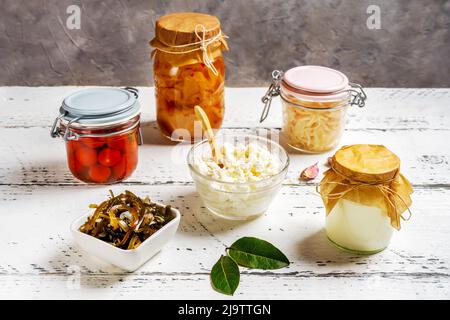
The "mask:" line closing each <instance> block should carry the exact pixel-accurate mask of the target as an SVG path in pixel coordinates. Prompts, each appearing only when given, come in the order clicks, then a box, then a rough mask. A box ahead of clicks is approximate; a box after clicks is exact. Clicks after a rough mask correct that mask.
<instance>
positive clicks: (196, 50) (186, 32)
mask: <svg viewBox="0 0 450 320" xmlns="http://www.w3.org/2000/svg"><path fill="white" fill-rule="evenodd" d="M225 38H226V36H225V35H224V34H223V33H222V30H221V27H220V21H219V19H217V17H215V16H212V15H208V14H203V13H196V12H182V13H172V14H168V15H165V16H163V17H161V18H159V19H158V21H157V22H156V27H155V37H154V38H153V39H152V40H151V41H150V45H151V46H152V47H153V48H154V50H153V52H152V57H154V55H155V54H162V55H164V56H165V59H168V60H169V62H170V64H171V65H175V66H183V65H189V64H194V63H199V62H203V63H205V64H206V65H207V66H210V67H211V68H214V66H213V65H211V64H212V62H213V61H214V60H215V58H216V57H218V56H220V55H221V53H222V51H223V50H228V45H227V42H226V40H225Z"/></svg>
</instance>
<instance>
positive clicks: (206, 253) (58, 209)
mask: <svg viewBox="0 0 450 320" xmlns="http://www.w3.org/2000/svg"><path fill="white" fill-rule="evenodd" d="M109 188H110V187H109V186H95V187H94V186H91V187H85V188H79V187H77V186H65V187H59V186H47V187H39V186H20V187H17V186H16V187H9V186H1V187H0V195H1V197H3V199H2V210H1V211H2V223H3V225H5V226H11V227H8V228H2V232H1V233H0V251H1V252H2V253H3V254H2V255H1V256H0V287H1V288H2V290H0V297H13V296H16V295H20V294H22V295H24V297H30V298H33V297H34V298H36V297H46V298H49V297H52V296H55V295H57V294H63V295H66V297H68V298H75V297H81V296H82V295H85V298H88V297H94V296H91V294H92V295H93V292H95V293H96V295H95V297H97V298H110V297H142V298H144V297H147V298H150V296H151V295H152V293H153V294H154V293H156V292H157V293H158V294H160V295H161V297H164V298H170V297H172V298H176V297H178V298H183V294H184V295H185V294H187V293H188V292H191V295H190V296H192V297H193V298H221V297H222V296H219V295H217V294H216V293H215V292H213V291H212V289H211V288H210V287H209V282H208V273H209V270H210V268H211V266H212V265H213V264H214V262H215V261H216V259H217V258H218V257H219V256H220V254H221V253H222V252H223V251H224V249H225V247H226V246H227V245H229V244H231V243H232V242H233V241H234V240H236V239H237V238H239V237H241V236H250V235H251V236H257V237H261V238H264V239H267V240H269V241H271V242H272V243H274V244H275V245H277V246H278V247H280V249H282V250H283V252H285V253H286V255H287V256H288V257H289V258H290V260H291V262H292V264H291V266H290V267H289V268H286V269H281V270H277V271H274V272H265V271H251V272H250V273H249V275H248V276H244V277H243V280H242V287H241V290H240V292H241V293H242V296H241V295H238V296H237V297H242V298H258V297H260V298H264V297H265V298H267V297H269V296H270V297H273V298H309V297H314V296H316V297H322V298H324V297H329V298H345V297H348V298H351V297H353V298H357V297H358V295H361V294H362V293H364V294H363V296H359V298H362V297H363V298H367V299H369V298H381V297H383V296H382V295H383V294H385V295H386V296H385V297H393V298H400V297H405V298H414V297H416V298H427V297H434V298H436V297H445V296H447V298H448V297H449V296H448V294H449V292H450V291H449V290H450V270H449V266H450V250H449V249H450V234H449V233H448V230H449V228H450V219H449V215H450V213H449V212H448V208H449V207H450V190H448V189H442V188H434V189H424V188H418V189H417V190H416V193H415V194H414V198H413V200H414V204H413V206H412V208H411V209H412V211H413V217H412V219H411V220H410V221H408V222H405V223H404V224H403V228H402V230H401V231H400V232H398V233H396V234H395V236H394V238H393V241H392V243H391V246H390V247H389V248H388V249H387V250H385V251H384V252H382V253H380V254H377V255H373V256H356V255H352V254H347V253H344V252H341V251H339V250H337V249H336V248H334V247H333V246H332V245H331V244H330V243H329V242H328V240H327V239H326V236H325V234H324V230H323V226H324V212H323V207H322V204H321V200H320V198H319V197H318V196H317V195H316V194H315V192H314V191H313V188H311V187H307V186H296V187H294V186H285V187H283V188H282V190H281V192H280V194H279V195H278V197H277V198H276V199H275V201H274V203H273V204H272V206H271V208H270V210H269V212H268V213H267V214H266V215H264V216H263V217H261V218H259V219H256V220H253V221H250V222H246V223H239V222H230V221H224V220H221V219H218V218H215V217H213V216H211V215H210V214H209V213H208V212H207V210H206V209H205V208H204V207H203V205H202V203H201V201H200V199H199V198H198V195H197V194H196V192H195V189H194V187H193V186H170V185H166V186H133V187H132V188H131V190H132V191H134V192H136V193H138V194H140V195H145V194H149V195H150V196H151V197H152V198H153V199H154V200H156V201H161V202H164V203H170V204H172V205H173V206H175V207H177V208H179V209H180V210H181V211H182V214H183V216H182V221H181V225H180V229H179V232H178V233H177V234H176V236H175V238H174V239H173V240H172V241H171V242H170V243H169V244H168V245H167V246H166V247H165V248H164V249H163V251H161V253H159V254H158V255H157V256H156V257H154V258H153V259H152V260H151V261H150V262H148V263H147V264H145V265H144V266H143V267H142V268H140V269H139V270H137V271H136V272H134V273H133V274H128V273H124V272H123V271H121V270H120V269H117V268H115V267H113V266H110V265H107V264H105V263H103V262H101V261H99V260H97V259H96V258H94V257H91V256H89V255H88V254H85V253H84V252H83V251H81V250H80V249H79V248H78V247H77V246H76V244H74V243H73V240H72V239H71V236H70V234H69V224H70V222H71V221H72V220H73V219H75V218H76V217H77V216H79V215H81V214H82V213H84V212H86V205H87V204H88V202H94V203H95V202H99V201H101V200H102V199H103V198H104V197H105V195H106V194H107V190H108V189H109ZM123 188H124V186H120V185H115V186H113V187H112V189H113V190H114V191H115V192H119V191H121V190H123ZM22 191H23V192H22ZM12 194H14V198H10V196H11V195H12ZM5 198H7V199H5ZM5 200H8V201H5ZM15 225H18V226H26V230H24V231H22V230H18V229H17V228H15V227H14V226H15ZM430 230H433V232H432V233H431V232H430ZM21 232H24V233H25V235H24V236H18V234H21ZM74 270H79V271H80V276H81V281H82V287H81V289H80V290H74V291H76V292H72V291H71V290H69V291H68V290H67V288H66V286H67V281H68V279H69V280H70V279H72V278H70V275H71V273H72V272H73V271H74ZM389 284H391V285H390V286H389V288H391V289H390V290H387V291H389V293H388V292H384V293H383V286H384V289H385V288H386V286H388V285H389ZM372 286H374V287H372ZM181 287H182V288H181ZM262 287H266V289H262ZM368 288H370V290H368ZM94 289H95V290H94ZM111 289H112V290H111ZM269 289H270V290H269ZM364 290H367V292H364ZM144 292H146V293H144ZM271 292H272V293H273V295H271V294H270V293H271ZM395 295H396V296H395Z"/></svg>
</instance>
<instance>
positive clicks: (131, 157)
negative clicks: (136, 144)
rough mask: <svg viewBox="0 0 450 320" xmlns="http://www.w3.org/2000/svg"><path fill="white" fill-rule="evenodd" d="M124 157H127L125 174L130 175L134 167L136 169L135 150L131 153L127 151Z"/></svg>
mask: <svg viewBox="0 0 450 320" xmlns="http://www.w3.org/2000/svg"><path fill="white" fill-rule="evenodd" d="M124 157H126V158H127V163H126V166H127V168H126V172H127V175H130V174H131V173H132V172H133V171H134V169H136V166H137V158H138V157H137V152H133V153H127V154H126V155H125V156H124Z"/></svg>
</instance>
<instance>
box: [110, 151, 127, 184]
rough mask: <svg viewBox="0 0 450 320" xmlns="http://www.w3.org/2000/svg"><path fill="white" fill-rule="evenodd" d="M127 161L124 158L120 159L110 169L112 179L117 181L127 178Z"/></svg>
mask: <svg viewBox="0 0 450 320" xmlns="http://www.w3.org/2000/svg"><path fill="white" fill-rule="evenodd" d="M126 169H127V160H126V157H122V159H121V160H120V161H119V163H117V164H116V165H115V166H114V167H113V168H112V173H113V175H114V177H115V178H116V179H118V180H122V179H123V178H125V177H126V176H127V171H126Z"/></svg>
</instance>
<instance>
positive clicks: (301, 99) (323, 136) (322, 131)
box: [261, 66, 367, 153]
mask: <svg viewBox="0 0 450 320" xmlns="http://www.w3.org/2000/svg"><path fill="white" fill-rule="evenodd" d="M278 95H279V96H280V97H281V101H282V110H283V124H282V128H281V133H282V135H283V137H284V138H285V139H286V142H287V144H288V145H290V146H291V147H293V148H294V149H297V150H299V151H302V152H305V153H322V152H325V151H328V150H331V149H333V148H335V147H336V146H337V145H338V144H339V141H340V139H341V136H342V133H343V131H344V126H345V122H346V113H347V109H348V107H349V106H351V105H357V106H359V107H363V106H364V104H365V101H366V99H367V96H366V94H365V92H364V90H363V89H362V87H361V86H360V85H358V84H355V83H351V82H350V81H349V80H348V78H347V76H346V75H345V74H343V73H342V72H340V71H337V70H334V69H330V68H326V67H321V66H300V67H296V68H292V69H289V70H288V71H286V72H282V71H278V70H275V71H273V72H272V84H271V85H270V87H269V90H268V91H267V93H266V94H265V96H264V97H263V98H262V101H263V103H264V105H265V106H264V110H263V112H262V115H261V122H262V121H264V120H265V119H266V118H267V115H268V113H269V109H270V104H271V101H272V98H273V97H274V96H278Z"/></svg>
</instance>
